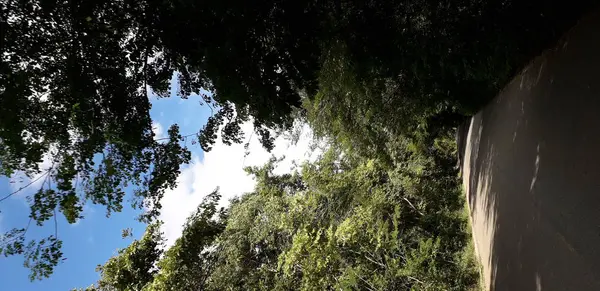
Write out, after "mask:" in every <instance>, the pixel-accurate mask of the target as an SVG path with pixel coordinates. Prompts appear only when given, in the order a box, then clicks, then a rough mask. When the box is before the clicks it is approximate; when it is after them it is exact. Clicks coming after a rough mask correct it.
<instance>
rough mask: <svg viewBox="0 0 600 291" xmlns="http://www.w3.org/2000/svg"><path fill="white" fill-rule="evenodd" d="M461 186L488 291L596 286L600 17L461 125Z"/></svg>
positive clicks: (599, 261) (599, 280)
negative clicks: (465, 129) (463, 137)
mask: <svg viewBox="0 0 600 291" xmlns="http://www.w3.org/2000/svg"><path fill="white" fill-rule="evenodd" d="M464 147H465V151H464V161H462V164H463V165H462V172H463V182H464V186H465V190H466V193H467V198H468V202H469V207H470V210H471V219H472V224H473V235H474V239H475V245H476V251H477V253H478V255H479V257H480V259H481V262H482V266H483V275H484V276H483V277H484V284H485V286H486V287H487V289H488V290H600V11H596V12H595V13H592V14H591V15H588V16H587V17H586V18H584V19H583V20H582V21H580V22H579V24H578V25H577V26H575V27H574V28H573V29H572V30H571V31H570V32H569V33H568V34H567V35H566V36H565V37H564V39H563V40H562V41H561V42H560V43H559V44H558V45H557V46H556V47H555V48H554V49H551V50H549V51H546V52H545V53H544V54H543V55H541V56H540V57H538V58H536V59H535V60H534V61H533V62H532V63H531V64H530V65H529V66H528V67H527V68H526V69H524V71H523V72H521V74H519V75H518V76H516V77H515V78H514V79H513V80H512V82H511V83H510V84H509V85H507V86H506V87H505V88H504V90H503V91H502V92H501V93H500V94H499V95H498V96H497V98H496V99H494V100H493V101H492V102H491V103H490V104H488V106H486V107H485V108H484V109H483V110H482V111H481V112H479V113H478V114H477V115H476V116H474V117H473V118H472V120H471V122H470V126H469V130H468V134H467V137H466V144H465V146H464Z"/></svg>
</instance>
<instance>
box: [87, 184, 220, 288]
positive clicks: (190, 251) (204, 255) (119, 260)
mask: <svg viewBox="0 0 600 291" xmlns="http://www.w3.org/2000/svg"><path fill="white" fill-rule="evenodd" d="M220 198H221V196H220V195H219V193H218V189H216V190H215V191H213V192H212V193H210V194H208V195H207V196H206V197H205V198H204V199H203V201H202V203H200V205H199V206H198V208H197V209H196V211H195V212H194V213H192V215H191V216H190V217H188V219H187V221H186V223H185V225H184V229H183V233H182V235H181V237H180V238H178V239H177V240H176V241H175V243H174V244H173V245H172V246H171V247H170V248H169V249H168V250H167V251H165V252H163V249H164V243H165V241H164V238H163V236H162V233H161V232H160V226H161V224H160V223H154V224H151V225H149V226H148V228H147V229H146V232H145V233H144V235H143V236H142V238H141V239H140V240H135V241H134V242H132V243H131V244H130V245H129V246H128V247H126V248H124V249H121V250H119V251H118V253H117V254H116V255H115V256H114V257H112V258H110V259H109V260H108V261H107V262H106V263H105V264H104V265H102V266H98V268H97V271H99V272H100V280H99V281H98V282H97V283H96V284H95V285H92V286H90V287H88V288H87V289H83V290H98V291H113V290H120V291H141V290H174V291H175V290H178V291H179V290H205V289H206V281H207V279H208V276H209V275H210V274H211V272H212V270H213V268H214V266H215V261H216V259H215V239H216V238H217V236H218V235H220V234H221V233H222V232H223V229H224V228H225V220H226V219H227V213H226V212H225V210H224V209H222V208H221V209H218V208H217V204H218V202H219V199H220ZM80 290H81V289H80Z"/></svg>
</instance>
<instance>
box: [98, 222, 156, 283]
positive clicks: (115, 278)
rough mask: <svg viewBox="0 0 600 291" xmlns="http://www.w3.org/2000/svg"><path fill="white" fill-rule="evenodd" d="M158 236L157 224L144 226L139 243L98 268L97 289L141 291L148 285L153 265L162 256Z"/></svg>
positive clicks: (125, 249) (136, 242)
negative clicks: (144, 229) (145, 227)
mask: <svg viewBox="0 0 600 291" xmlns="http://www.w3.org/2000/svg"><path fill="white" fill-rule="evenodd" d="M162 244H163V239H162V234H161V233H160V223H154V224H151V225H149V226H148V228H147V229H146V232H145V233H144V235H143V236H142V238H141V239H140V240H135V241H134V242H133V243H131V245H129V246H128V247H127V248H124V249H121V250H119V251H118V254H117V255H116V256H114V257H112V258H110V260H108V262H106V264H104V265H103V266H98V268H97V270H98V271H99V272H100V273H101V277H100V280H99V281H98V288H99V289H100V290H132V291H133V290H142V288H143V287H144V286H146V285H147V284H148V283H149V282H151V281H152V280H153V278H154V276H155V275H156V273H157V271H156V270H155V268H154V263H155V262H156V261H157V260H158V259H159V258H160V256H161V255H162V253H163V252H162Z"/></svg>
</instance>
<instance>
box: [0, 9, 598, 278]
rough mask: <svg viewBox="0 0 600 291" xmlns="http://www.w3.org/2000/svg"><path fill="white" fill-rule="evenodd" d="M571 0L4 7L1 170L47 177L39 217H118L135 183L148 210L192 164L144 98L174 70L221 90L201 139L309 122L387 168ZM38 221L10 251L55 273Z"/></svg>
mask: <svg viewBox="0 0 600 291" xmlns="http://www.w3.org/2000/svg"><path fill="white" fill-rule="evenodd" d="M564 2H565V1H555V2H551V3H550V2H548V1H538V0H536V1H512V0H508V1H506V0H495V1H477V0H464V1H455V0H446V1H427V0H408V1H354V0H344V1H331V0H312V1H258V2H256V1H253V2H249V1H223V0H219V1H215V0H210V1H203V2H202V3H200V2H198V1H194V0H181V1H154V0H142V1H132V0H116V1H113V0H110V1H108V0H93V1H79V0H60V1H59V0H6V1H2V2H1V3H0V26H1V30H2V31H1V33H0V38H1V39H0V46H1V47H0V48H1V50H2V54H1V62H0V175H4V176H11V175H13V174H15V173H17V172H24V173H27V174H29V175H34V174H36V173H37V174H39V173H41V174H43V179H44V180H43V182H44V183H43V184H42V185H43V186H42V188H41V189H39V191H37V192H36V193H35V194H33V195H31V197H30V207H31V213H30V218H31V220H30V223H31V221H33V222H34V223H36V224H39V225H42V224H44V223H45V222H47V221H48V220H49V219H51V218H52V217H53V216H55V215H56V214H55V213H57V212H60V213H62V214H64V215H65V217H66V219H67V220H68V221H69V222H71V223H72V222H75V221H76V220H77V219H80V218H81V217H82V214H81V210H82V206H83V205H84V204H85V203H87V202H91V203H96V204H101V205H105V206H106V207H107V211H108V213H110V212H113V211H120V210H121V208H122V202H123V199H124V195H125V189H126V188H128V187H131V188H133V189H134V192H135V197H136V199H134V205H135V206H137V207H140V208H143V209H145V210H147V212H146V213H144V214H143V215H142V217H141V218H142V219H143V220H144V221H146V222H150V221H152V220H153V219H154V218H155V217H156V216H157V214H158V213H159V210H160V199H161V198H162V195H163V193H164V191H165V189H167V188H169V187H173V186H174V183H175V180H176V178H177V175H178V173H179V166H180V165H181V164H184V163H187V162H188V161H189V159H190V154H189V152H188V150H187V149H186V148H185V147H183V146H181V145H180V143H179V142H180V140H181V139H182V138H184V137H183V136H182V135H181V134H180V133H179V130H178V127H177V126H173V127H172V128H171V129H170V130H169V137H168V138H167V141H157V140H155V138H154V135H153V133H152V130H151V119H150V117H149V109H150V102H149V99H148V95H149V94H148V91H151V92H152V93H153V94H155V95H158V96H160V97H168V92H169V83H168V81H169V79H170V77H171V76H172V75H173V74H174V73H175V72H176V74H177V76H178V79H179V83H180V84H179V85H180V86H179V87H180V92H179V95H180V96H181V97H183V98H186V97H187V96H189V95H190V94H200V93H201V92H200V89H201V88H203V89H206V90H208V91H210V92H212V93H213V94H214V95H212V96H203V97H204V101H205V103H206V104H208V106H212V107H214V108H215V112H214V115H213V116H212V117H210V119H209V120H208V122H207V124H206V126H205V127H204V128H203V129H201V130H200V131H199V132H198V135H197V139H198V141H199V143H200V145H201V146H202V148H203V149H204V150H210V147H211V145H212V144H213V143H214V142H215V139H216V138H217V136H219V134H220V136H221V137H222V139H223V141H224V142H225V143H226V144H229V143H239V142H241V141H242V134H243V133H242V131H241V129H240V124H241V123H242V122H244V121H249V120H252V121H253V123H254V125H255V131H256V132H257V135H258V136H259V137H260V138H261V141H262V143H263V144H264V145H265V147H266V148H268V149H270V148H272V147H273V137H272V136H271V131H269V130H268V129H287V128H289V127H290V126H291V125H292V122H293V120H294V118H296V117H300V118H307V119H308V121H309V122H311V124H312V125H313V126H314V127H315V129H316V130H317V132H318V133H319V134H320V135H322V136H326V137H330V138H332V139H333V140H335V142H336V143H339V144H341V145H342V147H343V148H344V149H345V150H348V149H350V148H352V149H355V150H354V153H361V155H364V156H366V157H368V158H373V159H376V160H377V161H378V163H382V164H385V166H386V167H390V166H393V165H394V164H395V163H397V161H396V157H395V155H396V154H395V153H394V150H395V145H396V144H398V143H397V139H398V138H399V137H400V136H404V137H406V138H407V139H410V140H415V141H417V142H416V144H419V143H422V142H425V144H426V143H427V142H430V141H426V140H423V139H426V136H427V135H428V134H429V133H430V132H436V131H442V132H443V131H444V130H446V128H447V127H451V126H452V125H456V123H457V121H458V120H460V118H461V116H462V115H463V114H468V113H471V112H473V111H474V110H475V109H477V108H478V107H479V106H480V105H481V104H484V103H485V102H486V101H487V100H489V98H491V97H492V96H493V95H494V94H495V93H496V92H497V90H498V89H499V88H501V87H502V86H503V85H504V83H505V82H506V81H507V80H508V79H509V78H510V77H511V75H512V74H513V73H514V72H516V70H518V69H519V68H520V67H521V66H523V65H524V63H525V62H527V61H528V60H529V59H530V58H531V57H532V56H535V55H536V54H537V53H539V52H540V51H541V50H542V49H544V48H546V47H547V46H549V45H550V44H552V42H553V41H555V40H556V39H557V38H558V37H559V36H560V35H561V34H562V32H564V31H565V30H566V29H567V28H569V27H570V26H571V25H572V24H573V23H574V22H575V21H576V19H577V18H578V17H579V16H580V15H581V13H583V12H584V11H586V9H588V8H589V7H590V5H591V4H593V3H594V2H595V1H592V0H588V1H580V2H577V3H573V2H569V3H568V5H565V3H564ZM301 104H304V107H302V106H301ZM350 154H351V155H353V153H350ZM44 158H46V159H49V160H50V161H51V166H50V167H49V168H48V169H40V166H39V165H40V162H41V161H42V160H43V159H44ZM13 194H14V193H9V194H8V195H5V196H2V198H0V199H2V200H5V199H7V198H8V197H10V196H12V195H13ZM0 202H1V201H0ZM26 232H27V227H25V228H20V229H19V228H16V229H12V230H9V231H8V232H7V233H5V234H4V235H3V236H2V237H0V252H1V253H2V254H4V255H14V254H24V255H25V256H26V259H27V265H29V266H30V267H31V268H32V269H33V271H34V272H33V273H32V278H41V277H47V276H49V275H50V274H51V273H52V268H53V267H54V266H55V265H56V264H57V263H58V262H59V261H60V258H61V256H62V253H61V252H60V246H61V241H60V240H59V239H58V237H57V236H56V234H54V235H50V236H49V237H48V238H47V239H45V240H43V241H31V242H27V241H26V239H25V233H26Z"/></svg>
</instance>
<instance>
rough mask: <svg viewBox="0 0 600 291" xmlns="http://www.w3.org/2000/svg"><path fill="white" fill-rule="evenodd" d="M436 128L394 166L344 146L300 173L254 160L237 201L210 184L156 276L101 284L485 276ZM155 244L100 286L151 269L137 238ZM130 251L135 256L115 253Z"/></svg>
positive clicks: (226, 285)
mask: <svg viewBox="0 0 600 291" xmlns="http://www.w3.org/2000/svg"><path fill="white" fill-rule="evenodd" d="M435 140H436V142H434V143H433V144H431V148H430V150H431V151H430V152H427V153H425V152H422V150H421V149H419V148H417V147H413V146H412V145H411V141H410V140H408V139H406V140H403V142H399V143H397V144H396V148H397V152H402V153H403V155H402V156H396V157H394V165H393V166H387V165H386V164H383V163H381V162H380V160H378V159H370V158H357V157H353V156H350V155H340V154H341V152H340V150H339V149H336V148H335V147H334V148H332V149H331V150H329V151H328V152H327V153H325V154H324V155H323V157H322V158H320V159H319V160H317V161H316V162H314V163H310V164H305V165H304V166H303V167H302V169H301V172H300V173H298V172H296V173H292V174H284V175H275V174H273V169H274V165H275V163H276V162H275V160H272V161H271V162H270V163H268V164H267V165H265V166H264V167H255V168H249V169H248V171H249V172H250V173H252V174H253V175H254V176H255V177H256V179H257V186H256V188H255V190H254V191H253V192H252V193H248V194H244V195H242V196H240V197H239V198H237V199H235V200H234V201H232V202H231V204H230V206H229V208H228V210H227V212H224V211H223V212H218V211H216V210H215V208H214V204H215V203H216V202H217V199H218V197H219V196H218V195H217V194H216V192H213V193H211V194H210V195H208V196H207V198H206V199H207V200H205V202H203V203H202V204H201V205H200V206H199V208H198V211H197V212H195V213H194V214H192V216H191V217H190V218H189V219H188V222H187V223H186V224H185V227H184V230H183V234H182V237H181V238H180V239H179V240H177V242H176V243H175V244H174V245H173V246H172V247H170V248H169V249H168V250H167V251H166V252H165V254H164V256H163V257H162V258H160V259H157V260H156V263H155V266H156V269H155V270H153V271H150V269H148V268H146V272H144V273H143V274H145V275H149V276H153V279H152V280H150V281H148V280H146V279H145V277H144V278H135V277H127V278H130V279H129V280H128V281H127V282H128V283H127V285H126V287H124V288H123V287H119V285H116V284H113V285H111V287H112V288H114V289H106V288H105V289H100V290H157V291H158V290H183V291H185V290H290V289H294V290H330V289H333V290H469V289H470V288H474V287H475V286H476V284H477V280H478V277H477V270H476V269H475V263H474V261H473V259H474V257H472V256H469V253H468V251H469V247H468V242H469V232H468V223H467V218H466V216H465V213H464V212H463V205H464V204H463V203H464V200H463V197H462V196H461V192H460V187H459V183H458V181H459V179H458V178H457V176H456V170H455V169H454V164H453V162H452V161H453V160H454V159H453V158H452V153H453V151H455V150H456V149H455V147H454V144H453V143H452V142H451V137H450V135H449V134H444V135H442V136H438V137H436V138H435ZM207 201H208V202H207ZM224 213H226V214H225V215H224ZM153 230H154V226H150V227H149V230H148V231H147V233H148V232H149V233H152V232H153ZM147 237H148V234H146V235H145V236H144V237H143V238H142V239H141V241H144V240H145V239H146V238H147ZM158 241H160V239H158ZM191 241H193V242H194V243H192V244H190V243H189V242H191ZM143 245H144V244H141V243H140V242H137V241H136V242H134V243H132V244H131V245H130V246H129V247H127V248H126V249H125V250H122V251H119V253H118V254H117V255H116V256H115V257H113V258H111V259H110V260H109V261H108V262H107V263H106V265H104V267H101V268H100V272H101V278H102V279H101V280H100V282H99V284H97V286H99V287H103V286H105V285H103V282H106V281H108V282H112V281H114V280H115V278H116V279H121V278H125V277H123V275H119V276H115V274H129V272H130V268H131V267H133V266H137V265H140V266H142V267H141V268H142V269H144V267H143V266H147V265H146V264H134V262H135V261H137V260H138V258H137V257H135V256H131V255H130V253H132V252H131V249H139V250H138V251H137V252H135V253H136V254H144V253H148V252H146V251H144V250H143V248H142V249H140V246H143ZM154 245H156V244H154ZM149 254H150V255H148V256H147V258H148V259H156V257H155V256H154V255H153V254H154V253H153V252H149ZM122 260H129V261H130V263H126V264H122V265H116V264H114V262H119V261H122ZM130 266H131V267H130ZM115 268H116V269H117V270H120V271H115ZM136 273H139V272H136ZM137 284H142V285H143V286H142V285H137Z"/></svg>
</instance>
